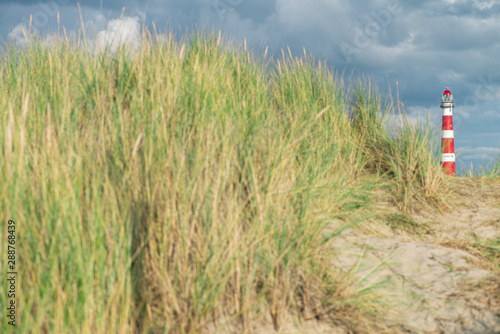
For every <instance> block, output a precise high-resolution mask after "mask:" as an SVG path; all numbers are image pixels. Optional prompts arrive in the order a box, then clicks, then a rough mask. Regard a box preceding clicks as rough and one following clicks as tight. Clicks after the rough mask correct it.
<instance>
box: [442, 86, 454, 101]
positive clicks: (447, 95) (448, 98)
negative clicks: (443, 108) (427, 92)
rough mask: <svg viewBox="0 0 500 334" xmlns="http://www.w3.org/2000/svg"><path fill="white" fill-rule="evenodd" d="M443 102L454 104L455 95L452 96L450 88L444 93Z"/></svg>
mask: <svg viewBox="0 0 500 334" xmlns="http://www.w3.org/2000/svg"><path fill="white" fill-rule="evenodd" d="M442 102H453V95H452V94H451V92H450V90H449V89H448V88H446V89H445V91H444V93H443V100H442Z"/></svg>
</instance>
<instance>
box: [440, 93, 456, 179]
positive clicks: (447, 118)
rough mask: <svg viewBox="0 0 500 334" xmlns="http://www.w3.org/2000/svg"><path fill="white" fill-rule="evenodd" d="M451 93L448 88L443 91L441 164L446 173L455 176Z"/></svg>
mask: <svg viewBox="0 0 500 334" xmlns="http://www.w3.org/2000/svg"><path fill="white" fill-rule="evenodd" d="M453 107H454V104H453V95H452V94H451V92H450V90H449V89H448V88H446V89H445V91H444V93H443V99H442V100H441V108H442V109H443V132H442V135H441V164H442V165H443V170H444V172H445V173H446V174H447V175H452V176H455V175H456V174H457V170H456V167H455V139H454V138H455V136H454V133H453Z"/></svg>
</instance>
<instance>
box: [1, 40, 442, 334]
mask: <svg viewBox="0 0 500 334" xmlns="http://www.w3.org/2000/svg"><path fill="white" fill-rule="evenodd" d="M142 40H143V43H142V46H141V48H140V50H139V51H137V52H135V53H130V52H128V51H127V50H126V49H121V50H119V51H118V52H116V53H111V52H101V53H94V52H91V51H89V50H88V49H86V48H83V47H78V46H77V45H74V44H72V43H70V42H68V41H67V40H64V39H62V38H61V40H60V41H59V42H58V43H54V44H53V45H51V46H49V47H47V46H45V45H43V43H41V42H40V41H39V40H36V39H35V40H34V41H33V42H31V43H30V44H29V45H27V46H26V47H25V48H22V49H21V48H18V47H16V46H9V47H7V48H6V49H5V50H4V59H3V61H2V62H1V63H0V76H1V78H2V80H1V81H0V120H1V126H2V130H1V131H0V143H2V147H1V150H0V152H1V153H0V173H1V174H0V175H1V180H2V182H0V187H1V191H0V206H1V208H2V212H3V213H4V216H3V220H2V223H1V228H2V231H6V230H7V229H6V223H7V220H8V219H13V220H15V221H16V222H17V256H18V258H17V262H16V263H17V266H18V272H19V281H18V286H17V289H18V294H17V300H18V304H19V308H18V320H17V332H19V333H30V332H32V333H88V332H93V333H160V332H161V333H163V332H168V333H197V332H203V331H204V330H206V329H207V328H209V327H211V328H214V326H215V327H217V326H222V325H223V324H224V323H225V322H227V323H228V324H231V325H232V326H236V328H239V330H241V331H243V330H248V329H249V328H251V326H252V324H255V323H256V322H258V321H263V320H265V319H271V320H272V322H273V323H274V326H275V328H279V327H280V326H281V324H282V322H283V319H284V318H285V317H287V316H292V317H294V318H295V319H297V320H298V321H299V322H300V321H305V320H307V319H320V320H324V321H335V320H339V319H341V320H342V321H343V322H344V323H347V324H348V325H349V326H351V327H352V328H358V329H359V330H361V331H363V330H365V331H368V329H367V328H368V327H366V328H364V327H363V326H365V325H366V326H368V325H367V324H368V322H369V321H372V320H373V319H376V310H377V307H378V305H377V300H376V298H375V296H372V295H370V291H369V289H356V288H355V286H354V285H352V284H350V282H349V280H348V279H347V278H346V276H345V275H343V274H342V273H341V272H339V270H338V269H336V268H335V267H333V266H332V264H331V259H332V257H333V256H334V255H333V252H332V250H331V247H330V246H329V244H328V240H329V239H331V238H333V237H335V235H336V233H325V228H326V227H328V226H330V225H332V224H333V223H337V224H338V222H343V224H345V225H348V224H351V223H353V222H355V221H359V220H360V217H362V216H363V214H365V213H366V211H367V210H368V208H369V206H370V205H372V204H373V203H374V202H375V201H376V200H377V198H378V197H379V196H386V197H388V198H390V199H391V201H393V202H394V204H395V205H396V206H398V207H399V208H400V209H401V210H405V211H410V210H413V209H414V208H416V207H418V206H422V205H426V206H433V207H439V206H440V203H441V201H442V197H443V196H444V195H446V182H447V181H446V180H447V177H446V176H444V175H443V174H442V173H441V171H440V168H439V161H438V158H437V157H436V154H435V150H433V149H432V147H431V146H432V145H431V144H432V140H433V137H432V136H431V134H430V133H429V132H428V131H426V130H425V129H424V130H422V129H421V127H419V126H417V127H415V126H414V125H412V124H410V123H409V122H408V121H407V120H405V118H404V117H403V118H402V121H401V124H400V126H399V127H398V130H397V131H395V132H391V131H389V130H388V129H387V127H386V126H384V122H385V120H386V119H387V117H389V116H390V115H391V114H394V113H395V110H394V106H393V104H391V103H385V102H384V101H383V99H382V98H381V96H380V94H379V93H378V92H377V90H376V88H375V87H373V86H372V85H370V83H369V82H364V81H359V82H354V83H344V82H343V80H342V78H341V77H339V76H338V75H336V74H335V73H334V72H332V71H331V70H330V69H328V68H327V67H326V66H325V64H324V63H320V62H317V61H315V60H314V59H311V58H308V57H302V58H295V57H292V56H291V55H286V54H285V53H284V54H283V56H282V57H281V58H280V59H274V60H272V61H269V60H266V59H264V58H262V57H257V56H255V55H253V54H252V53H251V52H249V51H248V50H246V48H243V47H242V46H239V45H232V44H231V43H230V42H228V41H227V40H224V39H222V38H221V37H220V35H217V34H212V33H205V32H197V33H194V34H192V35H191V36H189V37H186V38H184V39H182V40H181V41H178V40H176V39H175V38H174V37H173V36H172V35H170V36H168V37H166V38H164V39H162V40H161V41H160V40H159V39H158V38H157V36H154V35H153V36H151V34H149V33H148V32H147V31H146V32H145V33H144V34H143V39H142ZM336 226H338V225H336ZM2 235H4V234H2ZM0 248H1V249H6V238H1V240H0ZM0 266H1V268H5V267H6V263H5V258H3V257H2V259H1V260H0ZM4 276H5V274H4ZM2 279H5V277H2ZM0 301H1V305H6V304H5V303H6V302H7V296H6V294H5V291H4V289H2V290H1V291H0ZM374 314H375V316H374ZM363 319H364V320H363ZM369 319H372V320H369ZM373 321H375V320H373ZM0 326H1V328H0V331H1V332H3V333H7V332H8V331H9V330H10V329H9V327H8V325H7V324H6V322H2V323H1V325H0ZM363 328H364V329H363Z"/></svg>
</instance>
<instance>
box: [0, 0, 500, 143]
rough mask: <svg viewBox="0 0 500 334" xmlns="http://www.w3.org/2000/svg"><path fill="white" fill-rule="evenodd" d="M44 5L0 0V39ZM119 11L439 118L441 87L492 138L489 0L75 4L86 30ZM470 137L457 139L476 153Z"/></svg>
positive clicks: (492, 16) (495, 10)
mask: <svg viewBox="0 0 500 334" xmlns="http://www.w3.org/2000/svg"><path fill="white" fill-rule="evenodd" d="M53 2H56V3H59V4H60V7H61V19H62V20H63V23H64V24H66V25H68V24H69V25H70V26H69V27H70V28H73V29H76V28H75V21H78V11H77V10H76V1H72V0H71V1H70V0H51V1H49V3H53ZM44 3H47V1H32V0H22V1H15V2H14V1H1V0H0V34H1V36H2V37H3V38H4V39H5V38H6V36H7V34H8V33H9V31H10V30H11V29H12V28H13V27H15V26H16V25H17V24H19V23H20V22H23V20H22V18H23V17H24V22H25V21H26V17H29V14H30V13H33V12H37V11H38V12H40V11H41V8H42V7H43V4H44ZM124 6H125V7H127V10H126V12H125V15H128V16H139V17H145V18H146V22H145V23H146V24H148V25H149V26H150V27H151V22H152V21H154V22H155V25H156V27H157V28H158V30H159V31H161V30H162V29H169V30H173V31H175V32H180V33H183V32H185V31H189V30H190V29H191V28H193V27H194V26H200V25H201V26H203V25H206V26H208V27H210V28H215V29H221V30H222V32H224V33H225V34H226V35H229V36H230V37H232V38H234V39H235V40H237V41H241V40H243V39H244V38H245V39H246V40H247V41H248V44H249V45H250V46H252V47H254V48H259V47H260V46H264V47H265V46H269V47H270V49H274V50H275V51H278V52H277V53H278V54H279V53H280V52H279V49H280V48H286V47H287V46H289V47H290V49H291V50H292V52H293V53H294V54H302V52H303V51H302V50H303V47H305V48H306V49H307V51H308V52H309V53H312V54H313V55H315V56H316V58H319V59H326V60H327V62H328V64H329V65H331V66H332V67H334V68H335V69H336V70H337V71H340V72H342V71H344V72H345V73H347V74H350V73H355V74H359V75H361V74H365V75H367V76H368V77H371V78H372V79H373V80H374V81H375V82H376V83H378V84H379V85H380V87H381V90H382V91H383V90H385V89H386V88H387V87H388V86H391V88H392V89H393V91H394V89H395V83H396V81H397V82H398V83H399V84H398V88H399V93H400V96H401V98H402V99H403V101H404V102H406V104H407V106H409V107H412V108H413V110H423V109H425V108H431V107H432V108H435V109H433V110H434V112H436V113H439V109H438V108H437V107H436V105H438V104H439V99H440V95H441V93H442V89H443V88H444V87H445V86H450V87H452V89H453V92H454V94H455V97H456V100H457V106H459V107H460V108H461V109H458V108H457V110H460V113H461V116H460V115H457V116H460V117H461V118H462V119H463V120H464V124H465V123H466V122H465V121H466V120H467V122H469V124H470V127H471V129H475V130H474V131H476V130H477V131H476V132H479V131H480V132H491V133H499V130H498V129H497V128H499V125H500V124H499V123H500V118H494V117H493V118H491V115H496V114H495V113H499V110H500V109H499V107H498V104H499V102H500V63H499V61H498V54H500V38H499V31H500V20H498V17H500V3H499V2H498V1H497V0H439V1H436V0H421V1H411V0H371V1H366V0H351V1H349V0H255V1H251V0H184V1H182V0H149V1H147V2H141V1H125V2H123V1H106V0H104V1H103V2H102V10H101V2H100V1H98V0H89V1H84V0H82V1H81V7H82V14H83V16H84V21H85V22H86V23H87V26H88V27H93V28H94V29H95V30H102V29H105V23H106V18H116V17H118V16H119V15H120V12H121V9H122V7H124ZM50 22H51V23H50V24H46V26H47V27H52V28H53V27H54V22H55V19H54V18H53V17H51V18H50ZM40 31H43V29H40ZM436 108H437V109H436ZM471 115H473V117H474V121H473V122H472V121H470V120H471V117H472V116H471ZM488 115H489V116H488ZM466 116H467V117H469V118H467V117H466ZM489 119H493V121H491V122H489V121H488V120H489ZM469 130H470V129H469ZM469 130H467V131H469ZM467 131H464V133H467ZM470 131H472V130H470ZM474 131H472V132H474ZM472 137H473V135H472V134H470V135H469V137H468V139H466V138H464V141H467V140H468V141H470V142H474V143H475V145H479V144H478V142H477V141H473V140H472V139H471V138H472ZM495 138H500V136H498V137H495ZM457 140H458V139H457ZM457 142H459V141H457ZM493 145H496V146H497V147H498V146H500V143H493ZM479 146H484V145H479Z"/></svg>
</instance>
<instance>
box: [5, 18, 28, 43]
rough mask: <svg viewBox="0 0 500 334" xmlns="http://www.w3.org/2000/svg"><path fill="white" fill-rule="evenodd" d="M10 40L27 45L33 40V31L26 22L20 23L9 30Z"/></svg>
mask: <svg viewBox="0 0 500 334" xmlns="http://www.w3.org/2000/svg"><path fill="white" fill-rule="evenodd" d="M8 41H9V42H13V43H16V44H17V45H20V46H26V45H27V44H28V43H29V42H30V41H31V32H30V30H29V29H28V28H26V26H25V25H24V24H22V23H21V24H18V25H17V26H15V27H14V29H12V30H11V31H10V32H9V35H8Z"/></svg>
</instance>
